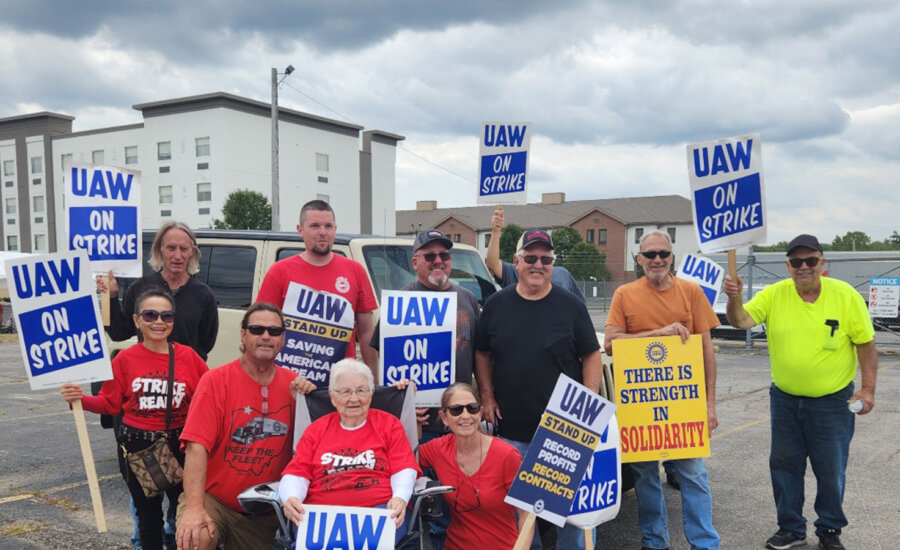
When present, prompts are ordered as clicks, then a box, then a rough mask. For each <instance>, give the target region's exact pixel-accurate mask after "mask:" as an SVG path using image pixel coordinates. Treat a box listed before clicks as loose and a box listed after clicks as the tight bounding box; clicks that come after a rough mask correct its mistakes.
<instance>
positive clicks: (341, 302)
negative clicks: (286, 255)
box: [275, 282, 356, 388]
mask: <svg viewBox="0 0 900 550" xmlns="http://www.w3.org/2000/svg"><path fill="white" fill-rule="evenodd" d="M282 309H283V311H284V327H285V333H284V334H285V336H284V347H283V348H281V351H280V352H279V353H278V355H277V356H276V357H275V364H276V365H278V366H279V367H284V368H286V369H290V370H292V371H294V372H296V373H297V374H299V375H300V376H302V377H304V378H306V379H307V380H309V381H310V382H312V383H313V384H315V385H316V386H317V387H319V388H327V387H328V379H329V377H330V375H331V365H332V364H333V363H336V362H338V361H340V360H341V359H343V358H344V356H345V355H347V347H348V346H349V345H350V338H351V337H352V336H353V324H354V323H355V322H356V316H355V315H354V314H353V306H351V305H350V302H349V301H348V300H347V299H346V298H344V297H343V296H341V295H339V294H331V293H330V292H323V291H320V290H316V289H314V288H310V287H308V286H305V285H301V284H299V283H295V282H291V284H290V285H289V286H288V290H287V293H286V294H285V296H284V307H283V308H282Z"/></svg>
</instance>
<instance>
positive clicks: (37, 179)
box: [31, 178, 41, 185]
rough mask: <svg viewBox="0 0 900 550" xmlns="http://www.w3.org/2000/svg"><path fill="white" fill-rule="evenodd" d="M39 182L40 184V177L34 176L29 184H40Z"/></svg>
mask: <svg viewBox="0 0 900 550" xmlns="http://www.w3.org/2000/svg"><path fill="white" fill-rule="evenodd" d="M40 184H41V178H34V179H33V180H31V185H40Z"/></svg>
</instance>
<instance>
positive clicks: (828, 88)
mask: <svg viewBox="0 0 900 550" xmlns="http://www.w3.org/2000/svg"><path fill="white" fill-rule="evenodd" d="M86 5H89V6H91V7H90V8H87V7H84V6H86ZM898 29H900V3H898V2H897V1H896V0H853V1H847V0H791V1H788V2H785V1H784V0H757V1H752V2H751V1H749V0H736V1H731V2H721V1H707V0H684V1H677V0H671V1H670V0H630V1H628V2H622V1H618V0H610V1H593V2H591V1H578V0H556V1H554V2H547V1H544V0H493V1H487V2H485V1H483V0H476V1H470V0H457V1H453V2H436V1H427V0H365V1H363V0H359V1H348V0H304V1H287V0H281V1H271V2H258V1H257V2H250V1H246V0H225V1H220V2H211V1H202V0H191V1H189V2H184V1H182V0H177V1H176V0H157V1H154V2H145V1H141V2H135V1H126V0H112V1H110V0H104V1H93V2H68V1H64V0H59V1H55V2H51V1H41V0H31V1H28V2H21V1H18V0H0V71H2V72H0V74H2V75H3V82H2V85H0V117H5V116H12V115H17V114H24V113H29V112H35V111H40V110H49V111H54V112H60V113H66V114H70V115H73V116H75V117H76V119H75V123H74V124H75V130H88V129H93V128H99V127H105V126H112V125H118V124H128V123H133V122H140V117H139V113H138V112H136V111H134V110H133V109H131V106H132V105H134V104H137V103H142V102H148V101H157V100H162V99H171V98H176V97H183V96H188V95H195V94H201V93H207V92H213V91H226V92H230V93H234V94H239V95H242V96H246V97H250V98H254V99H258V100H262V101H269V98H270V87H269V86H270V70H271V67H279V68H283V67H285V66H287V65H288V64H291V65H293V66H294V67H295V68H296V72H294V73H293V75H291V77H290V78H288V79H287V80H286V81H285V83H284V85H283V86H282V88H281V91H280V103H281V105H283V106H286V107H291V108H294V109H298V110H302V111H306V112H310V113H313V114H317V115H321V116H326V117H331V118H336V119H339V120H347V121H352V122H354V123H357V124H361V125H364V126H365V127H366V128H370V129H371V128H377V129H381V130H387V131H389V132H394V133H398V134H403V135H405V136H406V140H405V141H404V142H402V143H401V149H400V150H399V151H398V155H397V187H398V189H397V197H398V199H397V208H398V209H406V208H414V207H415V201H417V200H429V199H436V200H437V201H438V204H439V206H442V207H443V206H446V207H450V206H469V205H472V204H474V202H475V189H476V183H475V182H476V180H477V178H478V166H477V155H478V132H479V129H480V123H481V121H483V120H511V121H512V120H527V121H531V122H532V124H533V136H532V143H531V147H532V153H531V159H530V165H529V200H530V201H537V200H540V196H541V193H544V192H551V191H563V192H565V193H566V197H567V198H568V199H589V198H614V197H626V196H639V195H659V194H672V193H677V194H681V195H684V196H688V178H687V161H686V152H685V146H686V145H687V144H688V143H695V142H700V141H706V140H710V139H716V138H720V137H726V136H735V135H741V134H747V133H752V132H758V133H760V134H761V137H762V142H763V149H762V151H763V166H764V173H765V184H766V196H767V201H768V214H769V241H770V242H776V241H779V240H787V239H790V238H791V237H792V236H793V235H795V234H797V233H799V232H813V233H817V234H818V235H819V236H820V238H822V239H823V240H827V241H830V240H831V239H832V238H833V237H834V235H835V234H843V233H845V232H846V231H850V230H862V231H865V232H867V233H868V234H869V235H870V236H871V237H872V238H873V239H877V240H881V239H884V238H885V237H887V236H888V235H890V234H891V232H892V231H894V230H900V221H898V216H897V214H896V212H897V209H898V206H897V204H898V203H900V200H898V199H900V177H898V174H900V162H898V161H900V137H898V136H900V32H898ZM423 159H427V161H426V160H423Z"/></svg>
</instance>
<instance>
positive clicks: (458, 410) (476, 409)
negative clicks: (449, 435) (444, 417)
mask: <svg viewBox="0 0 900 550" xmlns="http://www.w3.org/2000/svg"><path fill="white" fill-rule="evenodd" d="M463 409H465V410H466V412H467V413H469V414H471V415H476V414H478V413H480V412H481V403H469V404H468V405H450V406H449V407H445V408H444V410H445V411H447V412H448V413H450V416H459V415H461V414H462V412H463Z"/></svg>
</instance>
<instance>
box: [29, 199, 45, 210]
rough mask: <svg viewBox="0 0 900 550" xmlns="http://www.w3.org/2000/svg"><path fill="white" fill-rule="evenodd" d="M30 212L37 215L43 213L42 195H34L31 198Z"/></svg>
mask: <svg viewBox="0 0 900 550" xmlns="http://www.w3.org/2000/svg"><path fill="white" fill-rule="evenodd" d="M31 210H32V211H33V212H34V213H35V214H38V213H40V212H43V211H44V196H43V195H35V196H34V197H31Z"/></svg>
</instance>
